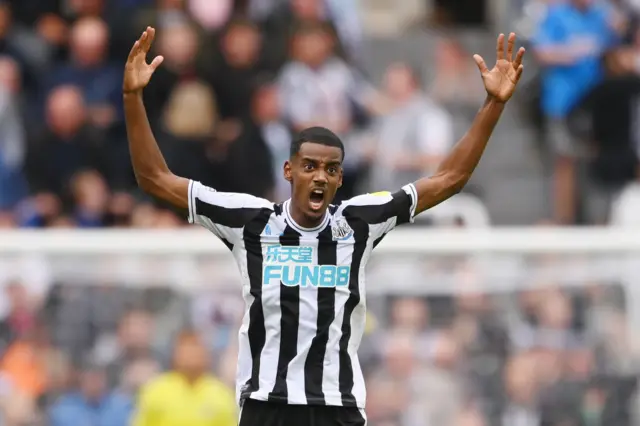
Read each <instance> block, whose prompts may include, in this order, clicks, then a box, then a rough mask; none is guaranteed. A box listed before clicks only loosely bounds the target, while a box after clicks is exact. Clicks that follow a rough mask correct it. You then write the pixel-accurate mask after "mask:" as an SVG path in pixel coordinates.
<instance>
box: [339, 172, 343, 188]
mask: <svg viewBox="0 0 640 426" xmlns="http://www.w3.org/2000/svg"><path fill="white" fill-rule="evenodd" d="M343 175H344V170H343V169H342V167H340V178H339V179H338V188H341V187H342V176H343Z"/></svg>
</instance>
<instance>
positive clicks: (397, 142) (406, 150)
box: [371, 95, 454, 191]
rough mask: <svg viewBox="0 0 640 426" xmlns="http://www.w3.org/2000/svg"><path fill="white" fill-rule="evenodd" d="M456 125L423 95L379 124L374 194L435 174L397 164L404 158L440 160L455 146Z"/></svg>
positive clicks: (417, 96)
mask: <svg viewBox="0 0 640 426" xmlns="http://www.w3.org/2000/svg"><path fill="white" fill-rule="evenodd" d="M453 139H454V131H453V122H452V119H451V116H450V115H449V113H448V112H447V111H446V110H445V109H443V108H442V107H440V106H439V105H437V104H436V103H434V102H433V101H431V100H430V99H428V98H427V97H425V96H423V95H416V96H415V97H414V98H413V99H411V100H410V101H408V102H407V103H405V104H404V105H403V106H401V107H400V108H398V109H396V110H395V111H393V112H391V113H390V114H388V115H386V116H385V117H383V118H382V119H381V120H380V123H379V128H378V132H377V146H376V157H375V159H374V163H373V167H372V169H371V174H372V182H371V189H372V190H377V191H379V190H392V189H395V188H400V187H402V186H403V185H406V184H407V183H409V182H414V181H415V180H417V179H419V178H421V177H422V176H424V175H425V174H431V173H433V171H434V170H433V168H431V167H425V169H424V170H408V171H405V170H399V169H398V167H397V164H395V161H396V160H397V159H398V158H400V157H402V156H417V155H419V156H423V157H426V156H428V157H433V158H434V159H438V158H439V157H442V156H444V155H445V154H446V153H447V152H448V151H449V149H450V148H451V146H452V145H453Z"/></svg>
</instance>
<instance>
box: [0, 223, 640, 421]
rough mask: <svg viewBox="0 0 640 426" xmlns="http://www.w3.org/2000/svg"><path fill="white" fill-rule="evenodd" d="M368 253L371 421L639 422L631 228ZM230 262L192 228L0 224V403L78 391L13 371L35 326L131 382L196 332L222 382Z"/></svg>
mask: <svg viewBox="0 0 640 426" xmlns="http://www.w3.org/2000/svg"><path fill="white" fill-rule="evenodd" d="M374 253H375V254H374V255H373V256H372V258H371V260H370V263H369V266H368V270H367V284H366V286H367V305H368V308H369V312H370V317H369V323H368V330H367V332H366V335H365V338H364V340H363V344H362V347H361V352H360V356H361V361H362V365H363V368H364V370H365V374H366V379H367V383H368V396H369V401H368V406H367V412H368V416H369V420H370V425H371V426H423V425H424V426H430V425H436V424H437V425H452V426H457V425H460V426H466V425H486V426H489V425H520V424H523V425H532V426H533V425H538V424H545V425H560V424H563V425H564V424H567V425H569V424H570V425H573V424H576V425H578V424H585V423H583V422H586V421H587V420H589V419H596V420H598V421H599V423H590V424H612V425H631V424H639V423H638V417H637V413H636V410H637V408H636V407H637V406H638V404H637V403H636V402H637V401H636V393H637V392H636V379H635V377H636V375H637V374H638V373H639V372H640V336H639V335H638V331H639V330H640V286H639V285H638V283H636V281H637V280H638V278H637V277H639V276H640V274H639V273H640V232H635V231H633V230H616V229H607V228H602V229H595V228H593V229H578V230H576V229H565V230H563V229H556V228H526V229H483V230H460V231H458V230H449V229H444V230H425V229H423V228H416V227H413V228H412V227H407V228H404V229H399V230H397V231H394V232H393V233H391V234H390V235H389V236H388V237H387V238H386V239H385V241H383V242H382V243H381V244H380V245H379V246H378V248H377V249H376V252H374ZM238 274H239V273H238V271H237V268H236V265H235V263H234V261H233V258H232V256H231V254H230V253H229V252H228V250H227V249H226V247H225V246H224V245H222V244H221V243H219V242H218V241H217V240H216V239H215V237H213V236H211V235H210V234H208V233H207V232H205V231H201V230H199V229H194V230H184V231H182V230H181V231H153V232H152V231H133V230H126V231H125V230H122V231H95V232H94V231H63V230H60V231H46V232H42V231H38V232H30V231H16V232H0V283H2V284H3V285H4V293H3V296H2V297H0V318H3V319H2V321H1V322H0V355H2V364H1V365H0V370H1V371H2V378H3V380H2V381H0V383H6V385H5V386H4V387H2V386H0V410H2V398H10V397H13V396H12V395H15V394H20V395H27V396H28V398H30V400H31V401H32V405H31V407H32V408H31V411H34V412H39V413H41V414H42V413H46V411H47V410H48V409H49V407H50V404H52V403H53V401H55V396H56V395H59V394H60V393H61V392H64V391H66V389H67V388H68V386H69V385H70V384H69V383H70V382H68V381H65V380H63V378H57V379H55V380H54V378H52V377H49V376H50V375H51V374H53V375H54V376H56V374H54V373H51V372H50V371H49V370H46V369H43V370H42V371H40V373H39V374H42V375H44V377H46V380H44V379H43V380H44V381H43V382H42V383H41V385H40V386H39V387H38V386H34V385H33V383H32V382H33V379H27V378H25V377H24V371H22V370H21V369H20V368H24V366H16V363H18V364H20V363H19V362H17V361H15V359H13V358H12V349H15V346H16V345H18V344H27V345H36V343H33V342H34V341H35V340H33V337H32V333H29V330H32V329H38V330H41V333H40V334H38V335H39V336H40V338H41V339H44V340H43V341H46V343H42V341H38V343H37V345H44V347H46V348H47V351H49V352H46V353H51V354H56V358H55V359H56V360H58V361H57V362H58V363H59V364H60V366H63V365H64V366H66V367H69V368H68V369H64V371H73V370H74V369H77V368H79V366H80V365H82V364H83V363H84V362H85V361H86V360H87V358H88V357H90V358H91V359H92V360H93V361H95V362H99V363H100V365H103V366H105V368H106V372H107V375H108V379H109V385H110V386H111V387H112V388H113V389H121V388H122V387H123V386H124V387H127V386H128V389H130V390H131V392H132V394H133V393H134V391H135V389H137V387H138V386H139V385H140V384H141V383H142V382H143V381H144V380H146V379H148V375H147V376H144V375H139V376H140V378H138V380H137V381H136V380H133V379H131V377H134V375H133V374H132V375H130V376H127V374H128V373H130V372H131V371H132V369H134V367H135V366H136V365H137V366H138V367H139V364H140V363H142V362H143V361H145V362H147V366H149V365H150V364H152V363H155V365H156V367H157V369H158V370H161V369H166V368H168V366H169V361H170V359H171V348H172V344H173V341H172V339H173V337H174V336H175V334H176V333H177V332H178V331H180V330H181V329H183V328H186V327H190V328H195V329H196V330H197V331H199V332H200V333H201V334H202V336H203V338H204V340H205V341H206V342H207V344H208V345H209V349H210V352H211V359H212V361H213V362H212V365H213V367H212V369H213V372H214V374H216V375H218V376H219V377H220V378H221V379H222V380H225V381H227V382H229V383H231V382H232V381H233V378H234V371H233V370H234V368H235V339H236V332H237V327H238V324H239V320H240V317H241V315H242V311H243V302H242V298H241V289H240V284H239V275H238ZM30 327H31V328H30ZM36 334H37V333H36ZM42 335H45V337H42ZM25 336H27V337H28V338H27V337H25ZM36 340H37V339H36ZM25 342H26V343H25ZM36 347H38V348H40V346H36ZM43 351H44V350H43ZM136 351H137V352H136ZM129 353H138V354H139V353H142V354H143V355H144V356H137V357H128V354H129ZM52 356H53V355H52ZM14 358H15V356H14ZM48 362H49V361H48ZM56 365H57V364H56ZM38 371H39V370H38ZM56 371H58V370H56ZM60 371H62V370H60ZM135 371H138V370H135ZM149 374H151V373H149ZM143 376H144V377H145V378H146V379H143V378H142V377H143ZM56 377H57V376H56ZM136 377H138V376H136ZM128 379H131V380H128ZM30 380H31V381H30ZM132 381H133V382H135V383H133V384H132V383H130V382H132ZM45 417H46V416H40V418H45ZM474 422H479V423H474ZM522 422H525V423H522ZM122 426H125V425H122Z"/></svg>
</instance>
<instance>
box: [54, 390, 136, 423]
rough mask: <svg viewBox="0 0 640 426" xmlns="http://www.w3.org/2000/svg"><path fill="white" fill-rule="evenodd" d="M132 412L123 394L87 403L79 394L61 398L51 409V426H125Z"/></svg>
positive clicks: (129, 402)
mask: <svg viewBox="0 0 640 426" xmlns="http://www.w3.org/2000/svg"><path fill="white" fill-rule="evenodd" d="M132 410H133V401H131V398H129V397H128V396H126V395H124V394H118V393H113V394H107V395H106V396H104V397H102V398H100V399H98V400H96V401H89V400H88V399H86V398H85V397H84V396H82V395H81V394H79V393H78V394H70V395H66V396H63V397H62V398H61V399H60V400H59V401H58V402H57V403H56V404H54V405H53V407H51V411H50V413H49V424H50V425H51V426H68V425H72V424H73V425H92V426H126V425H127V424H129V418H130V416H131V413H132Z"/></svg>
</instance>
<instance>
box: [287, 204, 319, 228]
mask: <svg viewBox="0 0 640 426" xmlns="http://www.w3.org/2000/svg"><path fill="white" fill-rule="evenodd" d="M289 214H290V215H291V218H292V219H293V220H295V222H296V223H297V224H298V225H300V226H302V227H303V228H315V227H316V226H318V225H320V224H321V223H322V221H323V220H324V214H323V215H322V216H320V217H318V218H311V217H309V216H307V215H305V214H304V213H303V212H302V210H300V209H299V208H297V207H296V205H295V204H294V203H293V201H291V202H290V203H289Z"/></svg>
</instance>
